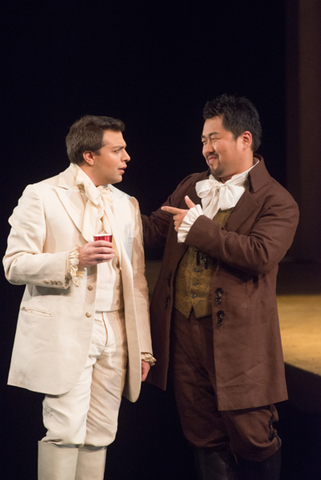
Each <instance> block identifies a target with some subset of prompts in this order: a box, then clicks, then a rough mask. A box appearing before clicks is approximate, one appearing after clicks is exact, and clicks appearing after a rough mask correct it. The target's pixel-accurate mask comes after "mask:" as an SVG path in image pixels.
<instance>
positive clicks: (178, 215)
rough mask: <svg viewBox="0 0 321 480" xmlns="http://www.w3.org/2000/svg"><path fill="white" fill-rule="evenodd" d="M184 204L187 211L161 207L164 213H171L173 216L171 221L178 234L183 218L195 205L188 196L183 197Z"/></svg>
mask: <svg viewBox="0 0 321 480" xmlns="http://www.w3.org/2000/svg"><path fill="white" fill-rule="evenodd" d="M185 203H186V205H187V206H188V210H187V209H183V208H176V207H162V210H164V212H168V213H172V214H173V215H174V216H173V220H174V228H175V230H176V232H178V229H179V227H180V226H181V224H182V221H183V220H184V217H185V215H186V214H187V213H188V211H189V209H191V208H193V207H195V203H193V202H192V200H191V199H190V198H189V196H188V195H186V196H185Z"/></svg>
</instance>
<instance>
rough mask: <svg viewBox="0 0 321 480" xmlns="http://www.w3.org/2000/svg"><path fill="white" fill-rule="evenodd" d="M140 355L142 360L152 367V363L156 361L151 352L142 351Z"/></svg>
mask: <svg viewBox="0 0 321 480" xmlns="http://www.w3.org/2000/svg"><path fill="white" fill-rule="evenodd" d="M141 356H142V360H144V362H147V363H149V365H150V366H151V367H152V366H153V365H155V363H156V358H154V357H153V355H152V354H151V353H148V352H142V353H141Z"/></svg>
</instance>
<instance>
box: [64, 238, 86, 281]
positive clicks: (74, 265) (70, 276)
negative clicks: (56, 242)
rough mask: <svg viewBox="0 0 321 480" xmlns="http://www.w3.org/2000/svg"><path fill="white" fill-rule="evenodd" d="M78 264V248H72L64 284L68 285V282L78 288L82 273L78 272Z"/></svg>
mask: <svg viewBox="0 0 321 480" xmlns="http://www.w3.org/2000/svg"><path fill="white" fill-rule="evenodd" d="M78 264H79V251H78V248H77V247H76V248H74V249H73V250H71V252H69V255H68V262H67V274H66V283H69V282H70V280H71V281H72V282H73V283H74V284H75V285H76V286H77V287H79V283H78V281H79V278H83V276H84V273H85V272H82V271H79V270H78Z"/></svg>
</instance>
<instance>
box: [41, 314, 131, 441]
mask: <svg viewBox="0 0 321 480" xmlns="http://www.w3.org/2000/svg"><path fill="white" fill-rule="evenodd" d="M66 368H68V365H66ZM126 369H127V341H126V332H125V319H124V311H123V310H120V311H115V312H96V315H95V320H94V328H93V334H92V341H91V345H90V349H89V353H88V358H87V362H86V365H85V368H84V370H83V372H82V374H81V377H80V378H79V381H78V383H77V384H76V385H75V386H74V387H73V388H72V389H71V390H70V391H69V392H68V393H65V394H63V395H46V396H45V398H44V401H43V423H44V426H45V427H46V429H47V433H46V436H45V437H44V438H43V439H42V440H41V441H42V442H50V443H55V444H57V445H65V446H82V445H92V446H93V447H102V446H106V445H109V444H110V443H111V442H112V441H113V440H114V438H115V435H116V431H117V423H118V411H119V406H120V402H121V396H122V392H123V388H124V383H125V377H126Z"/></svg>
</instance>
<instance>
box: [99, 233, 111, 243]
mask: <svg viewBox="0 0 321 480" xmlns="http://www.w3.org/2000/svg"><path fill="white" fill-rule="evenodd" d="M94 240H95V242H96V241H97V240H104V241H105V242H112V241H113V235H112V233H97V235H94Z"/></svg>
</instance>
